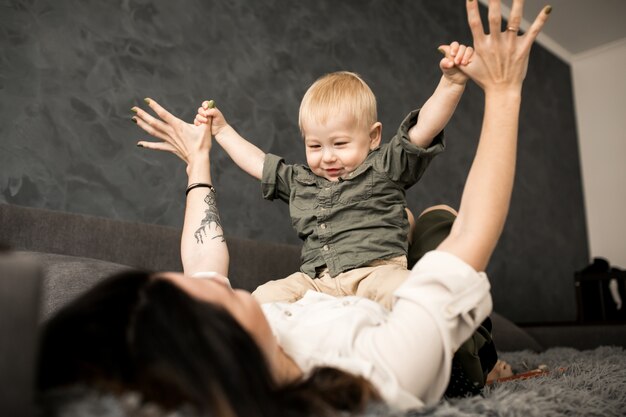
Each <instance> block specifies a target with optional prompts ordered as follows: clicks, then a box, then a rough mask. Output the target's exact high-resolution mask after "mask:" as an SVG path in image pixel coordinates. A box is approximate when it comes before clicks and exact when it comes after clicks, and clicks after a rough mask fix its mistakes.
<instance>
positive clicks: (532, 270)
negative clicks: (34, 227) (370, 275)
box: [0, 0, 588, 322]
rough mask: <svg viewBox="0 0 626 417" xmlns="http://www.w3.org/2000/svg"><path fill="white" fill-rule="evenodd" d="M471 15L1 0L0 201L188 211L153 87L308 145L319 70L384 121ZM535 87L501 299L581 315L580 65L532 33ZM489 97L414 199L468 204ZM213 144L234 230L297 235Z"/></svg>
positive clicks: (171, 102) (549, 314) (119, 214)
mask: <svg viewBox="0 0 626 417" xmlns="http://www.w3.org/2000/svg"><path fill="white" fill-rule="evenodd" d="M535 12H537V11H532V13H533V14H534V13H535ZM557 12H558V11H557ZM465 19H466V17H465V11H464V8H463V2H459V1H455V0H439V1H437V2H434V1H428V2H426V1H415V0H393V1H392V0H372V1H356V0H351V1H344V0H338V1H337V0H335V1H329V0H317V1H314V2H294V1H289V0H270V1H262V2H255V1H251V0H249V1H246V0H229V1H201V0H177V1H167V0H158V1H145V0H118V1H106V2H102V1H95V0H58V1H54V2H52V1H43V0H15V1H10V0H1V1H0V47H1V49H0V141H1V142H0V166H1V168H0V201H3V202H9V203H13V204H20V205H26V206H33V207H45V208H50V209H57V210H64V211H70V212H80V213H87V214H94V215H102V216H107V217H113V218H120V219H125V220H131V221H140V222H147V223H158V224H165V225H173V226H180V225H181V218H182V214H183V204H184V198H183V197H184V196H183V191H184V187H185V184H186V183H185V172H184V166H183V164H182V163H180V162H179V161H178V160H176V159H175V157H173V156H171V155H166V154H158V153H154V152H150V151H147V150H144V149H139V148H136V147H135V142H136V140H137V139H140V138H145V135H142V134H141V132H140V131H139V129H137V128H136V126H135V125H133V123H132V122H130V116H131V112H130V107H132V106H133V105H137V104H142V98H143V97H146V96H149V97H153V98H155V99H157V100H158V101H160V102H161V103H162V104H163V105H165V106H167V107H169V108H170V109H171V110H172V111H173V112H174V113H176V114H179V115H181V116H182V117H183V118H185V119H187V120H192V118H193V115H194V114H195V109H196V108H197V106H198V104H199V103H200V102H201V101H202V100H203V99H206V98H213V99H215V100H216V101H217V103H218V104H219V106H220V108H221V109H222V110H223V111H224V113H225V115H226V116H227V118H228V119H229V121H230V122H231V123H232V124H233V125H234V126H235V127H236V128H237V129H238V130H239V132H240V133H242V134H243V135H244V136H245V137H248V138H249V139H250V140H251V141H253V142H254V143H256V144H257V145H258V146H259V147H260V148H262V149H264V150H266V151H268V152H273V153H276V154H279V155H283V156H284V157H285V158H286V159H287V160H288V161H291V162H303V161H304V148H303V146H302V143H301V141H300V139H299V134H298V129H297V113H298V106H299V100H300V98H301V96H302V94H303V93H304V91H305V90H306V88H307V87H308V85H309V84H310V83H311V82H312V81H314V80H315V79H316V78H317V77H318V76H320V75H322V74H324V73H326V72H329V71H334V70H340V69H346V70H352V71H356V72H359V73H360V74H362V75H363V77H364V78H365V79H366V81H367V82H368V83H369V84H370V86H371V87H372V89H373V90H374V92H375V93H376V95H377V97H378V100H379V108H380V111H379V113H380V120H381V121H382V122H383V125H384V131H383V133H384V136H385V137H387V138H388V137H389V136H390V135H391V134H392V133H393V132H394V130H395V128H396V126H397V124H398V123H399V122H400V121H401V120H402V118H403V117H404V115H405V114H406V113H407V112H408V111H410V110H411V109H412V108H414V107H417V106H419V105H420V104H421V103H423V102H424V101H425V100H426V99H427V98H428V96H429V95H430V93H431V92H432V91H433V89H434V87H435V86H436V84H437V82H438V79H439V77H440V71H439V69H438V66H437V64H438V61H439V60H440V58H441V57H440V55H439V53H438V52H437V46H438V45H440V44H442V43H446V42H449V41H451V40H460V41H465V42H467V41H469V39H470V36H469V31H468V29H467V25H466V22H465ZM524 94H525V95H524V102H523V106H522V116H521V127H520V151H519V164H518V179H517V183H516V186H515V190H514V195H513V201H512V207H511V215H510V219H509V222H508V224H507V226H506V230H505V232H504V236H503V238H502V241H501V244H500V245H499V247H498V249H497V252H496V254H495V255H494V257H493V261H492V264H491V266H490V268H489V270H488V272H489V273H490V276H491V279H492V284H493V292H494V299H495V308H496V309H497V310H499V311H500V312H501V313H503V314H505V315H506V316H508V317H510V318H512V319H514V320H516V321H521V322H523V321H541V320H567V319H573V318H574V316H575V307H574V287H573V282H572V281H573V279H572V274H573V271H574V270H576V269H579V268H581V267H582V266H584V265H585V264H586V263H587V260H588V259H587V256H588V254H587V242H586V235H585V218H584V210H583V200H582V191H581V179H580V168H579V157H578V149H577V139H576V131H575V120H574V110H573V104H572V93H571V79H570V68H569V67H568V65H566V64H565V63H563V62H561V61H560V60H559V59H557V58H556V57H554V56H552V55H551V54H550V53H548V52H547V51H546V50H544V49H542V48H541V47H539V46H535V48H534V50H533V54H532V57H531V67H530V70H529V74H528V78H527V82H526V85H525V88H524ZM482 106H483V102H482V93H481V92H480V91H479V90H478V89H477V88H476V87H475V86H470V87H468V89H467V92H466V94H465V96H464V98H463V99H462V102H461V103H460V105H459V108H458V111H457V112H456V114H455V116H454V117H453V119H452V121H451V123H450V125H449V127H448V128H447V138H448V150H447V151H446V152H445V154H443V155H441V156H440V157H438V158H437V159H436V161H434V163H433V164H432V166H431V168H430V169H429V170H428V171H427V173H426V175H425V176H424V178H423V180H422V181H421V182H420V183H419V184H418V185H417V186H415V187H414V188H413V189H411V190H410V191H409V194H408V199H409V204H410V207H411V208H412V209H413V211H414V212H415V213H416V214H417V213H419V212H420V211H421V210H422V209H424V208H425V207H427V206H429V205H432V204H435V203H442V202H443V203H448V204H451V205H454V206H457V205H458V202H459V197H460V194H461V191H462V186H463V183H464V181H465V176H466V173H467V171H468V169H469V165H470V162H471V159H472V156H473V152H474V149H475V146H476V141H477V137H478V133H479V130H480V126H481V115H482ZM213 160H214V163H213V169H214V178H215V185H216V187H217V189H218V192H219V199H220V206H221V212H222V217H223V223H224V225H225V228H226V230H227V233H230V234H232V235H237V236H243V237H250V238H254V239H264V240H272V241H279V242H291V243H296V242H297V238H296V237H295V234H294V233H293V232H292V229H291V224H290V221H289V219H288V216H287V209H286V207H284V206H283V205H282V204H280V203H271V202H266V201H263V200H262V199H261V196H260V187H259V185H258V183H257V182H256V180H254V179H252V178H249V177H247V176H246V174H244V173H242V172H240V171H239V170H238V168H237V167H236V166H235V165H234V164H233V163H232V162H230V160H229V159H228V158H227V156H226V155H225V154H224V153H223V152H222V151H221V149H217V146H216V149H215V151H214V157H213Z"/></svg>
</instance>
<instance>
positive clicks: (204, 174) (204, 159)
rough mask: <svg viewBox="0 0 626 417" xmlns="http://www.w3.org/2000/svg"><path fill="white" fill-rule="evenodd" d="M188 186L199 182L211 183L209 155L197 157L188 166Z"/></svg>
mask: <svg viewBox="0 0 626 417" xmlns="http://www.w3.org/2000/svg"><path fill="white" fill-rule="evenodd" d="M186 171H187V177H188V181H187V183H188V184H193V183H197V182H206V183H210V182H211V160H210V159H209V154H208V152H207V154H206V155H202V156H196V157H195V158H193V159H191V160H190V161H189V163H188V164H187V169H186Z"/></svg>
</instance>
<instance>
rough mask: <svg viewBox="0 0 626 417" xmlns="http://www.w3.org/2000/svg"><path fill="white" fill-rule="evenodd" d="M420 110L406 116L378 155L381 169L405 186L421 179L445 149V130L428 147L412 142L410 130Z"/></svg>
mask: <svg viewBox="0 0 626 417" xmlns="http://www.w3.org/2000/svg"><path fill="white" fill-rule="evenodd" d="M419 112H420V110H419V109H417V110H413V111H412V112H411V113H409V114H408V115H407V116H406V117H405V118H404V120H403V121H402V123H401V124H400V127H399V128H398V131H397V133H396V135H395V136H394V137H393V138H392V139H391V141H390V142H389V144H387V145H386V146H384V147H381V148H382V149H381V151H382V152H381V153H380V156H379V157H378V164H380V169H382V170H384V171H385V172H387V175H388V176H389V177H390V178H391V179H392V180H393V181H394V182H396V183H399V184H401V185H402V186H404V187H405V188H408V187H410V186H411V185H413V184H415V183H416V182H417V181H419V179H420V178H421V176H422V174H423V173H424V171H425V170H426V168H427V167H428V165H429V164H430V161H431V160H432V159H433V158H434V157H435V156H436V155H438V154H440V153H441V152H443V151H444V149H445V142H444V132H443V130H442V131H441V132H439V133H438V134H437V136H435V138H434V139H433V141H432V143H431V144H430V146H429V147H428V148H423V147H421V146H417V145H415V144H414V143H412V142H411V140H410V138H409V130H410V129H411V128H412V127H413V126H415V124H416V123H417V119H418V117H419Z"/></svg>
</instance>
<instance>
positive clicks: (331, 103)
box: [298, 71, 378, 136]
mask: <svg viewBox="0 0 626 417" xmlns="http://www.w3.org/2000/svg"><path fill="white" fill-rule="evenodd" d="M337 113H348V114H349V115H350V116H352V118H353V120H354V123H356V124H357V125H359V126H364V127H370V126H371V125H372V124H374V123H376V122H377V121H378V116H377V114H376V113H377V112H376V97H375V96H374V93H373V92H372V90H371V89H370V88H369V86H368V85H367V84H366V83H365V81H363V79H361V77H360V76H359V75H358V74H355V73H354V72H348V71H339V72H332V73H330V74H326V75H324V76H322V77H320V78H318V79H317V81H315V82H314V83H313V85H311V87H309V89H308V90H307V92H306V93H305V94H304V97H302V102H301V103H300V116H299V117H298V124H299V125H300V132H301V133H302V136H304V123H305V122H306V121H311V120H312V121H315V122H317V123H321V124H324V123H326V121H327V120H328V118H329V117H330V116H331V115H333V114H337Z"/></svg>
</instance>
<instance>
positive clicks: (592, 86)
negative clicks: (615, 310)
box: [571, 39, 626, 268]
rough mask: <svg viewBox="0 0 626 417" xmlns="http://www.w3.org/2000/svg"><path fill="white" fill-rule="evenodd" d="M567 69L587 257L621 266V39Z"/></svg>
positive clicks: (625, 230) (625, 80)
mask: <svg viewBox="0 0 626 417" xmlns="http://www.w3.org/2000/svg"><path fill="white" fill-rule="evenodd" d="M571 65H572V78H573V84H574V97H575V106H576V114H577V122H578V139H579V144H580V154H581V168H582V175H583V193H584V198H585V206H586V213H587V231H588V235H589V250H590V252H591V253H590V255H591V256H592V257H595V256H601V257H604V258H607V259H608V260H609V261H610V262H611V265H613V266H617V267H621V268H626V39H623V40H621V41H619V42H615V43H612V44H610V45H607V46H604V47H602V48H599V49H596V50H593V51H590V52H587V53H584V54H581V55H577V56H574V57H573V59H572V60H571Z"/></svg>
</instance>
